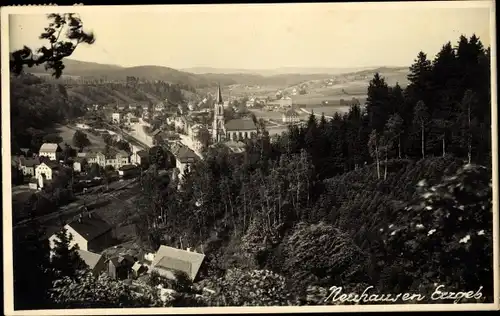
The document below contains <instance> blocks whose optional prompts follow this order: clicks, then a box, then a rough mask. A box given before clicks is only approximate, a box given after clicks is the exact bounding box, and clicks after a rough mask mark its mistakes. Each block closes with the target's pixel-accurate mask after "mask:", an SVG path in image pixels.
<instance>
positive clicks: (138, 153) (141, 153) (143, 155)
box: [136, 150, 149, 158]
mask: <svg viewBox="0 0 500 316" xmlns="http://www.w3.org/2000/svg"><path fill="white" fill-rule="evenodd" d="M136 154H137V155H138V156H141V158H142V157H147V156H149V153H148V152H147V151H145V150H139V151H138V152H137V153H136Z"/></svg>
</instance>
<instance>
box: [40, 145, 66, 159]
mask: <svg viewBox="0 0 500 316" xmlns="http://www.w3.org/2000/svg"><path fill="white" fill-rule="evenodd" d="M61 154H62V149H61V147H60V146H59V145H58V144H54V143H44V144H42V146H40V150H39V152H38V156H40V157H48V158H49V159H50V160H59V159H60V157H61Z"/></svg>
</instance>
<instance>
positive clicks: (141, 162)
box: [135, 150, 149, 166]
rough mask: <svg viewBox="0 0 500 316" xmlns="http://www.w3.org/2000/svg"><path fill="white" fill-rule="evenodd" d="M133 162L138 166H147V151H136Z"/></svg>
mask: <svg viewBox="0 0 500 316" xmlns="http://www.w3.org/2000/svg"><path fill="white" fill-rule="evenodd" d="M135 164H136V165H138V166H147V165H148V164H149V153H148V152H147V151H145V150H139V151H138V152H137V153H136V159H135Z"/></svg>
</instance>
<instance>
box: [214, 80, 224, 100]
mask: <svg viewBox="0 0 500 316" xmlns="http://www.w3.org/2000/svg"><path fill="white" fill-rule="evenodd" d="M215 102H216V103H217V104H221V103H223V101H222V91H221V90H220V85H218V86H217V96H216V100H215Z"/></svg>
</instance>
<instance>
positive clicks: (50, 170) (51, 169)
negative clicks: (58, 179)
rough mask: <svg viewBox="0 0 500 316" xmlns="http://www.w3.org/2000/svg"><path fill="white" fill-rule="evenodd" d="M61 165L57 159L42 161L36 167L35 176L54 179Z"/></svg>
mask: <svg viewBox="0 0 500 316" xmlns="http://www.w3.org/2000/svg"><path fill="white" fill-rule="evenodd" d="M60 168H61V166H60V165H59V163H57V162H55V161H51V160H49V161H46V162H42V163H41V164H39V165H38V166H37V167H36V168H35V178H37V179H39V178H40V177H43V178H44V179H45V180H52V179H53V178H54V177H55V176H56V173H57V171H58V170H60Z"/></svg>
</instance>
